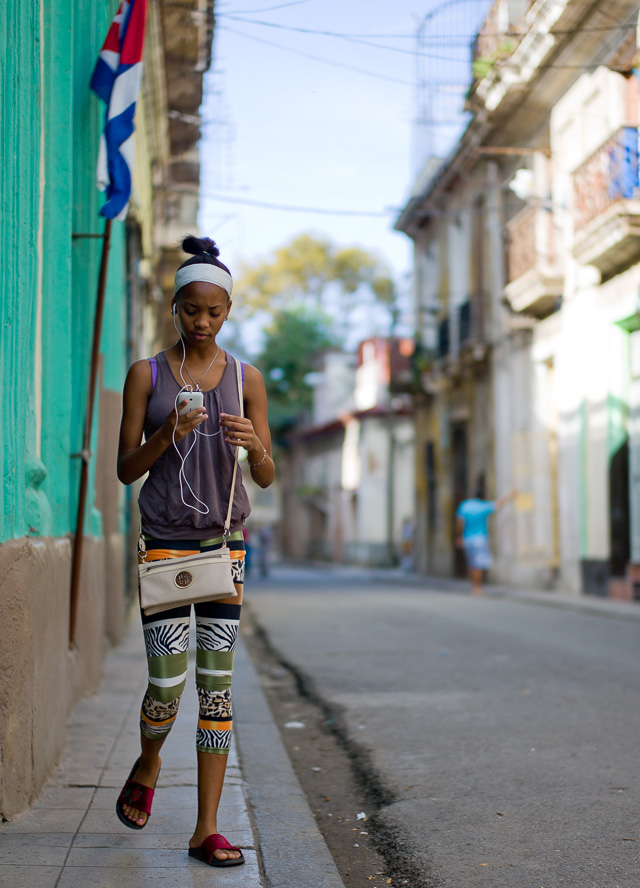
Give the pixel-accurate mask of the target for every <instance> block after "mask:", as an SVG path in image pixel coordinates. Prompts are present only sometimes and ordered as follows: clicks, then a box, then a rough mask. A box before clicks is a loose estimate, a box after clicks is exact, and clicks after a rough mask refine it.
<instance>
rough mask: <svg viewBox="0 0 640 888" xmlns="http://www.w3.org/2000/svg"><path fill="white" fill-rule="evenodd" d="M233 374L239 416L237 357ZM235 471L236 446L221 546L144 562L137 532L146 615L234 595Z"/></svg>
mask: <svg viewBox="0 0 640 888" xmlns="http://www.w3.org/2000/svg"><path fill="white" fill-rule="evenodd" d="M236 375H237V379H238V396H239V399H240V416H244V404H243V398H242V377H241V372H240V362H239V361H236ZM237 472H238V448H237V447H236V456H235V460H234V463H233V478H232V480H231V493H230V495H229V508H228V509H227V518H226V521H225V523H224V533H223V537H222V539H223V544H222V548H220V549H214V550H213V551H211V552H198V553H197V554H196V555H185V556H184V558H164V559H162V560H158V561H149V562H147V561H145V559H146V557H147V550H146V546H145V541H144V538H143V536H142V533H141V534H140V540H139V543H138V554H139V557H140V560H141V561H142V563H141V564H138V578H139V580H140V606H141V607H142V610H143V611H144V613H145V614H146V615H147V616H149V615H150V614H156V613H159V612H160V611H164V610H170V609H171V608H174V607H181V606H182V605H185V604H195V603H197V602H200V601H215V600H216V599H217V598H235V597H236V596H237V594H238V593H237V592H236V587H235V586H234V584H233V575H232V573H231V552H230V550H229V547H228V545H227V538H228V536H229V529H230V527H231V509H232V507H233V495H234V492H235V486H236V475H237Z"/></svg>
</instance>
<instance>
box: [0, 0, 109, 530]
mask: <svg viewBox="0 0 640 888" xmlns="http://www.w3.org/2000/svg"><path fill="white" fill-rule="evenodd" d="M117 5H118V4H117V0H113V2H107V3H104V4H97V5H96V4H95V3H93V2H91V0H34V2H32V3H29V4H23V3H17V4H15V3H9V4H1V6H2V8H0V75H1V76H2V82H3V92H4V98H5V103H4V111H3V115H2V119H1V120H0V128H1V130H0V164H1V166H0V169H2V170H3V175H4V177H5V187H4V189H3V191H4V194H3V199H4V200H5V207H6V210H5V212H4V213H3V216H2V219H1V220H0V248H1V249H2V254H1V255H2V256H4V257H6V258H8V259H9V261H5V262H3V264H2V267H1V268H0V291H1V292H2V294H4V296H3V297H0V298H2V304H1V305H0V309H1V317H2V327H1V328H0V337H1V339H0V343H1V346H2V348H1V356H0V371H1V372H2V380H3V392H4V409H3V410H2V411H0V438H1V443H2V453H3V482H2V485H1V501H0V507H1V514H0V540H6V539H9V538H12V537H21V536H24V535H26V534H28V533H30V526H31V527H35V532H37V533H39V534H42V535H52V536H64V535H66V534H68V533H69V532H70V531H73V530H74V529H75V522H76V501H77V492H78V481H79V476H80V463H79V461H78V460H72V459H71V458H70V454H71V453H73V452H77V451H78V450H80V448H81V444H82V435H83V427H84V411H85V407H84V405H85V401H86V393H87V384H88V373H89V362H90V352H91V336H92V327H93V316H94V308H95V300H96V288H97V280H98V267H99V261H100V251H101V244H102V241H100V240H98V239H75V240H72V236H71V235H72V232H80V233H88V232H101V231H102V230H103V228H104V220H103V219H102V218H101V217H100V216H98V210H99V207H100V206H101V204H102V196H101V195H100V194H99V192H98V191H97V189H96V187H95V166H96V157H97V150H98V141H99V134H100V128H101V125H102V120H103V114H104V111H103V108H102V107H101V103H99V102H98V100H97V99H96V97H95V96H94V95H93V94H92V93H90V91H89V80H90V77H91V72H92V70H93V65H94V63H95V59H96V58H97V54H98V51H99V49H100V46H101V44H102V41H103V39H104V36H105V34H106V30H107V27H108V25H109V22H110V21H111V18H112V17H113V14H114V13H115V11H116V8H117ZM45 23H46V26H44V25H45ZM2 35H9V37H8V38H6V43H5V42H4V41H5V38H4V37H3V36H2ZM41 38H42V39H41ZM7 98H9V101H7ZM39 230H40V231H41V242H42V250H41V252H40V251H39V250H38V240H39V239H38V232H39ZM39 261H41V262H42V310H41V311H42V413H41V416H42V435H41V441H40V462H41V465H40V463H39V462H38V460H37V451H38V441H37V440H36V422H35V410H34V398H33V380H34V371H35V366H36V364H35V360H36V328H37V322H36V315H37V304H38V278H39V276H38V267H39ZM125 297H126V291H125V231H124V224H123V223H122V222H114V224H113V234H112V249H111V255H110V263H109V276H108V291H107V298H106V304H105V315H104V327H103V337H102V347H101V351H102V353H103V356H104V383H105V385H106V386H107V387H108V388H112V389H113V390H119V389H120V388H121V386H122V383H123V379H124V372H125V366H124V364H125V339H126V333H125V324H126V321H125V308H126V300H125ZM97 432H98V429H97V422H96V423H94V435H93V438H94V442H93V448H92V449H93V451H94V452H95V449H96V446H95V445H96V439H97ZM26 471H27V472H28V473H29V477H30V479H31V482H30V487H28V488H27V489H26V488H25V472H26ZM45 472H46V475H45V477H44V480H41V479H42V476H43V474H44V473H45ZM94 473H95V460H94V461H93V462H92V467H91V478H92V480H93V477H94ZM116 483H117V482H116V480H115V470H114V484H116ZM40 484H41V486H39V485H40ZM92 498H93V484H92V485H91V488H90V502H91V500H92ZM87 512H88V513H89V514H90V513H91V510H90V509H88V510H87ZM35 525H38V526H35ZM86 527H87V531H88V532H91V531H92V530H93V532H99V528H100V522H99V520H94V521H93V522H92V523H91V524H90V523H89V521H87V525H86ZM31 532H32V533H33V532H34V531H31Z"/></svg>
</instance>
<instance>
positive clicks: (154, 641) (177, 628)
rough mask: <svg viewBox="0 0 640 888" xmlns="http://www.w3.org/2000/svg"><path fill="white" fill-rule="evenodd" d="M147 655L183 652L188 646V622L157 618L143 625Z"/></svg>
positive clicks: (158, 655)
mask: <svg viewBox="0 0 640 888" xmlns="http://www.w3.org/2000/svg"><path fill="white" fill-rule="evenodd" d="M144 643H145V647H146V649H147V657H166V656H168V655H169V654H183V653H184V652H185V651H186V650H188V648H189V622H188V621H186V622H181V623H178V622H175V621H173V620H159V621H158V622H157V623H151V624H149V625H147V626H145V627H144Z"/></svg>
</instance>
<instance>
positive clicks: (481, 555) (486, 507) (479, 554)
mask: <svg viewBox="0 0 640 888" xmlns="http://www.w3.org/2000/svg"><path fill="white" fill-rule="evenodd" d="M515 495H516V491H515V490H512V491H511V492H510V493H508V494H507V495H506V496H503V497H501V498H500V499H498V500H495V501H491V500H486V499H484V497H483V484H482V482H481V481H480V482H478V486H477V489H476V495H475V496H474V497H472V498H471V499H466V500H463V501H462V502H461V503H460V505H459V506H458V510H457V512H456V545H457V546H460V547H462V548H463V549H464V554H465V556H466V559H467V567H468V569H469V579H470V580H471V594H472V595H482V580H483V575H484V571H485V570H489V568H490V567H491V565H492V564H493V558H492V557H491V549H490V547H489V527H488V521H489V515H492V514H493V513H494V512H496V511H497V510H498V509H501V508H502V507H503V506H505V505H506V504H507V503H509V502H511V500H512V499H513V498H514V497H515Z"/></svg>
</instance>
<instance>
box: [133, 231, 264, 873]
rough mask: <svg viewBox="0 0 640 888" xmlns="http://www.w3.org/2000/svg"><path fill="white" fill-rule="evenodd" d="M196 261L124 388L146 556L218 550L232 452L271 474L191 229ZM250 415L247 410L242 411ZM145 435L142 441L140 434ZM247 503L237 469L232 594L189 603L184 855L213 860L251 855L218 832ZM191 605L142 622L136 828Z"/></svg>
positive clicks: (258, 395)
mask: <svg viewBox="0 0 640 888" xmlns="http://www.w3.org/2000/svg"><path fill="white" fill-rule="evenodd" d="M182 248H183V250H184V251H185V252H186V253H190V254H192V255H191V258H190V259H187V261H186V262H184V263H183V264H182V265H181V266H180V268H179V269H178V271H177V272H176V276H175V286H174V297H173V300H172V303H171V312H172V315H173V319H174V324H175V326H176V331H177V333H178V339H177V341H176V342H175V343H174V344H173V345H172V346H171V347H170V348H168V349H166V350H165V351H163V352H160V353H159V354H157V355H155V357H153V358H149V359H148V360H143V361H137V362H136V363H135V364H133V365H132V366H131V368H130V370H129V373H128V375H127V379H126V382H125V386H124V397H123V413H122V425H121V429H120V444H119V449H118V478H119V479H120V481H122V482H123V483H124V484H131V483H132V482H133V481H136V480H137V479H138V478H141V477H142V476H143V475H145V473H147V472H148V473H149V474H148V477H147V479H146V480H145V482H144V484H143V486H142V490H141V492H140V497H139V505H140V515H141V522H142V531H141V532H142V536H143V539H144V541H145V547H146V551H147V560H149V561H152V560H158V559H164V558H177V557H181V556H184V555H186V554H191V553H197V552H199V551H207V550H211V549H216V548H220V547H221V546H222V545H223V529H224V522H225V518H226V514H227V507H228V503H229V493H230V488H231V479H232V475H233V466H234V459H235V455H236V449H237V448H238V447H243V448H244V449H245V450H246V451H247V454H248V465H249V469H250V472H251V477H252V478H253V480H254V481H255V482H256V483H257V484H258V485H259V486H260V487H268V486H269V485H270V484H271V482H272V481H273V477H274V472H275V467H274V464H273V460H272V459H271V437H270V434H269V427H268V425H267V398H266V393H265V387H264V381H263V379H262V376H261V374H260V373H259V371H258V370H256V369H255V367H251V366H249V365H248V364H247V365H241V367H242V397H243V402H244V411H242V410H241V409H240V403H239V396H238V383H237V374H236V359H235V358H233V357H232V356H231V355H230V354H228V353H227V352H225V351H224V350H223V349H222V348H221V347H220V346H219V345H218V343H217V337H218V334H219V333H220V330H221V328H222V325H223V324H224V322H225V321H226V320H227V318H228V317H229V312H230V311H231V304H232V303H231V290H232V279H231V274H230V272H229V269H228V268H227V267H226V266H225V265H223V264H222V262H220V260H219V259H218V256H219V250H218V248H217V247H216V245H215V244H214V242H213V241H211V240H209V239H208V238H201V239H199V238H195V237H192V236H189V237H186V238H185V239H184V240H183V242H182ZM189 386H190V387H191V388H192V389H193V390H201V391H202V392H203V395H204V406H203V407H198V408H196V409H193V410H190V411H189V412H187V413H185V414H181V413H180V410H181V409H183V408H184V407H185V405H186V404H187V402H186V400H185V399H184V398H183V394H184V392H183V389H187V388H188V387H189ZM243 412H244V416H241V415H240V414H241V413H243ZM143 436H144V441H143ZM249 511H250V507H249V501H248V498H247V494H246V491H245V489H244V486H243V484H242V480H241V475H240V471H238V479H237V481H236V485H235V494H234V497H233V509H232V513H231V528H230V534H229V538H228V546H229V548H230V550H231V559H232V573H233V579H234V585H235V588H236V592H237V597H235V598H229V599H223V600H218V601H211V602H205V603H200V604H197V605H194V607H195V619H196V645H197V653H196V686H197V691H198V699H199V718H198V728H197V733H196V750H197V759H198V817H197V821H196V825H195V830H194V833H193V836H192V837H191V839H190V841H189V854H190V855H191V856H194V857H196V858H198V859H199V860H202V861H203V862H204V863H207V864H209V865H210V866H238V865H239V864H242V863H244V857H243V855H242V852H241V850H240V849H239V848H237V847H235V846H233V845H231V844H230V843H229V842H228V841H227V840H226V839H225V838H224V836H222V835H220V834H219V833H218V823H217V814H218V805H219V802H220V795H221V792H222V785H223V781H224V774H225V768H226V763H227V755H228V752H229V746H230V740H231V722H232V707H231V679H232V675H233V656H234V653H233V652H234V649H235V643H236V637H237V632H238V623H239V620H240V612H241V605H242V587H243V579H244V541H243V537H242V527H243V523H244V520H245V519H246V518H247V516H248V515H249ZM190 616H191V605H189V604H187V605H185V606H184V607H179V608H173V609H171V610H167V611H163V612H161V613H155V614H153V616H146V615H145V614H144V613H142V627H143V631H144V639H145V645H146V651H147V658H148V665H149V684H148V688H147V692H146V694H145V696H144V699H143V701H142V709H141V713H140V742H141V752H140V757H139V758H138V759H137V760H136V762H135V763H134V765H133V768H132V769H131V773H130V774H129V779H128V780H127V781H126V783H125V786H124V788H123V790H122V792H121V794H120V797H119V798H118V802H117V805H116V812H117V814H118V817H119V818H120V820H121V821H122V822H123V823H124V824H125V825H126V826H128V827H130V828H132V829H143V828H144V827H145V826H146V824H147V822H148V820H149V815H150V813H151V802H152V798H153V789H154V787H155V784H156V781H157V779H158V774H159V772H160V765H161V761H160V750H161V748H162V745H163V743H164V741H165V740H166V738H167V735H168V734H169V731H170V730H171V726H172V724H173V722H174V720H175V717H176V714H177V711H178V705H179V703H180V697H181V695H182V691H183V689H184V686H185V683H186V672H187V657H188V648H189V623H190Z"/></svg>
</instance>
